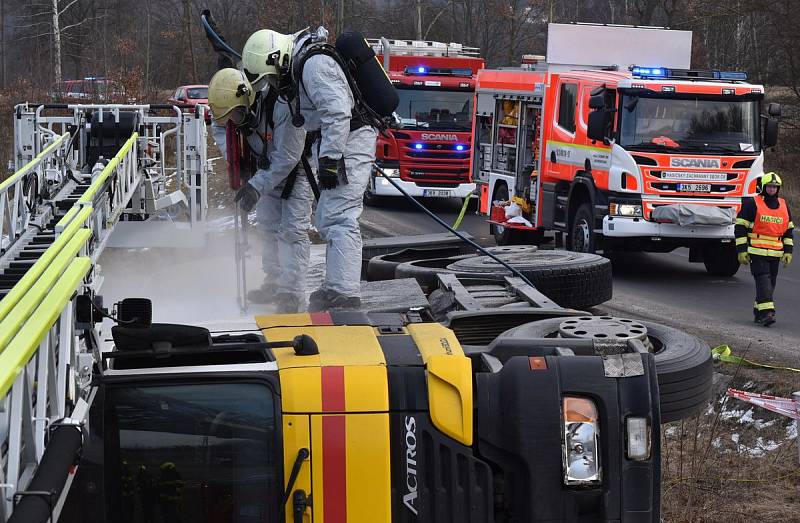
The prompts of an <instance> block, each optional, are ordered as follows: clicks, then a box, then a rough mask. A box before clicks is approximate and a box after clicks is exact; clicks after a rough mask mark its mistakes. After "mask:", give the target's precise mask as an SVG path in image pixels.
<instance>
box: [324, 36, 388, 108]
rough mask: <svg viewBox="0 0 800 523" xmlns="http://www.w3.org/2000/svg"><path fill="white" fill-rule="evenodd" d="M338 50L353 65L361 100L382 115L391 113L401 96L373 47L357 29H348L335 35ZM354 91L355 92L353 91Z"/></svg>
mask: <svg viewBox="0 0 800 523" xmlns="http://www.w3.org/2000/svg"><path fill="white" fill-rule="evenodd" d="M336 50H337V51H338V52H339V54H340V55H341V56H342V58H344V59H345V61H346V62H347V64H348V65H349V67H350V71H351V73H352V75H353V79H354V80H355V82H356V84H357V86H358V89H359V90H360V91H361V97H362V102H363V103H364V104H365V105H367V107H369V108H370V109H371V110H372V111H374V112H375V113H377V114H378V115H379V116H382V117H387V116H391V115H392V113H393V112H394V110H395V109H397V105H398V104H399V103H400V99H399V98H398V96H397V91H396V90H395V88H394V86H393V85H392V82H391V81H390V80H389V77H388V76H387V75H386V71H384V70H383V67H382V66H381V64H380V62H378V57H377V56H375V52H374V51H373V50H372V47H370V46H369V44H368V43H367V41H366V40H365V39H364V37H363V36H362V35H361V33H358V32H357V31H346V32H344V33H342V34H340V35H339V37H338V38H337V39H336ZM354 94H355V93H354Z"/></svg>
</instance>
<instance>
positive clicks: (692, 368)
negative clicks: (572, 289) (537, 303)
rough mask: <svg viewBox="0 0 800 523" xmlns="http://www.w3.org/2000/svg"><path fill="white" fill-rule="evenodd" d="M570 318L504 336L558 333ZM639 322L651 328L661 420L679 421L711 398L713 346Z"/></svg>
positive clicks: (543, 322) (532, 324)
mask: <svg viewBox="0 0 800 523" xmlns="http://www.w3.org/2000/svg"><path fill="white" fill-rule="evenodd" d="M567 319H570V318H553V319H549V320H541V321H537V322H534V323H528V324H526V325H522V326H521V327H517V328H515V329H511V330H509V331H506V332H505V333H503V334H501V337H503V336H518V337H528V338H553V337H557V336H558V328H559V326H560V325H561V323H562V322H563V321H564V320H567ZM636 323H639V324H641V325H644V326H645V327H646V328H647V335H648V337H649V338H650V341H651V343H652V344H653V351H654V353H655V360H656V373H657V375H658V388H659V395H660V402H659V403H660V405H661V421H662V422H664V423H667V422H670V421H678V420H681V419H686V418H688V417H691V416H692V415H693V414H695V413H697V412H700V411H701V410H702V409H703V408H705V406H706V405H707V404H708V402H709V400H710V399H711V387H712V379H713V378H712V374H713V370H712V357H711V348H710V347H709V346H708V344H707V343H706V342H704V341H703V340H701V339H699V338H696V337H695V336H692V335H691V334H687V333H685V332H683V331H680V330H678V329H675V328H672V327H668V326H666V325H661V324H659V323H653V322H649V321H638V320H637V322H636ZM607 339H608V338H606V340H607Z"/></svg>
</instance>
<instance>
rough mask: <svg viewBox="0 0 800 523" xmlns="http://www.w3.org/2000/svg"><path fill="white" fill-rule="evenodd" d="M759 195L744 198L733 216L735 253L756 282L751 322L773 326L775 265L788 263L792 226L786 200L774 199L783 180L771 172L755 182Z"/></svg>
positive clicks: (777, 197)
mask: <svg viewBox="0 0 800 523" xmlns="http://www.w3.org/2000/svg"><path fill="white" fill-rule="evenodd" d="M759 185H760V190H759V194H758V195H756V196H755V197H753V198H744V199H743V200H742V208H741V209H740V210H739V215H738V216H737V217H736V228H735V234H736V251H737V253H738V257H739V263H741V264H743V265H748V264H749V265H750V272H751V273H752V274H753V278H754V279H755V282H756V302H755V305H754V307H753V313H754V314H755V322H756V323H758V324H759V325H764V326H767V327H768V326H770V325H772V324H773V323H775V303H774V302H773V301H772V293H773V292H774V291H775V284H776V283H777V279H778V267H779V263H780V262H781V261H783V264H784V266H786V265H789V264H790V263H792V248H793V241H792V232H793V230H794V224H793V223H792V216H791V214H790V213H789V208H788V207H787V205H786V201H785V200H784V199H783V198H780V197H779V196H778V192H779V191H780V188H781V185H783V181H782V180H781V177H780V176H778V175H777V174H775V173H774V172H769V173H767V174H765V175H764V176H762V177H761V179H760V180H759Z"/></svg>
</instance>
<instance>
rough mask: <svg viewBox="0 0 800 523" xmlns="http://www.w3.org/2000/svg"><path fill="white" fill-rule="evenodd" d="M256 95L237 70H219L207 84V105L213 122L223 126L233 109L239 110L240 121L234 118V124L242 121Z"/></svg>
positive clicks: (242, 74)
mask: <svg viewBox="0 0 800 523" xmlns="http://www.w3.org/2000/svg"><path fill="white" fill-rule="evenodd" d="M255 99H256V93H255V91H254V90H253V86H252V85H250V82H249V81H248V80H247V77H246V76H245V75H244V73H243V72H241V71H239V70H238V69H233V68H230V67H229V68H226V69H220V70H219V71H217V73H216V74H215V75H214V76H213V77H212V78H211V82H210V83H209V84H208V105H209V107H211V115H212V117H213V118H214V121H216V122H217V123H219V124H221V125H224V124H225V123H227V121H228V120H229V119H230V118H231V116H233V114H232V113H233V112H234V110H235V109H238V108H241V109H239V110H238V111H237V113H242V114H241V120H240V119H239V118H234V123H237V124H240V123H242V121H244V117H246V115H247V111H248V110H249V108H250V106H251V105H253V102H255Z"/></svg>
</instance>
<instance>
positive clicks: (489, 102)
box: [471, 24, 780, 276]
mask: <svg viewBox="0 0 800 523" xmlns="http://www.w3.org/2000/svg"><path fill="white" fill-rule="evenodd" d="M620 41H626V42H631V45H628V46H624V47H620V46H618V45H611V44H610V43H611V42H620ZM667 42H669V45H667ZM587 49H591V52H589V51H587ZM690 51H691V33H690V32H687V31H672V30H665V29H659V28H643V27H632V26H615V27H607V26H584V25H581V24H569V25H563V24H550V26H549V35H548V50H547V53H548V56H547V58H546V59H545V57H538V58H535V57H534V58H532V59H528V62H535V63H528V64H525V63H523V67H521V68H518V69H500V70H482V71H480V72H479V73H478V80H477V82H478V83H477V87H476V103H475V110H476V118H475V124H474V129H473V142H472V150H473V152H474V153H473V156H472V164H471V172H472V177H473V181H474V182H476V184H478V186H479V187H480V192H481V206H480V209H481V211H482V212H483V213H486V214H487V215H488V216H489V222H490V227H491V231H492V233H493V234H494V236H495V238H496V240H497V242H498V243H500V244H508V243H537V242H540V241H541V240H542V238H543V233H544V231H546V230H551V231H555V232H556V236H557V237H558V238H561V237H563V235H564V234H566V246H567V248H569V249H571V250H575V251H583V252H594V251H596V250H602V251H604V253H610V252H615V251H616V252H620V251H649V252H669V251H672V250H673V249H676V248H678V247H688V248H689V259H690V261H695V262H704V263H705V266H706V269H707V271H708V272H709V273H710V274H713V275H719V276H731V275H733V274H735V273H736V271H737V270H738V268H739V263H738V261H737V260H736V249H735V246H734V243H733V223H734V220H735V217H736V213H737V211H738V209H739V207H740V205H741V201H742V197H743V196H748V195H752V194H754V193H755V191H756V181H757V179H758V178H759V177H760V176H761V175H762V174H763V170H764V150H765V149H767V148H769V147H771V146H773V145H775V143H776V141H777V117H778V116H780V106H779V105H778V104H768V105H767V104H765V103H764V88H763V87H762V86H760V85H753V84H750V83H747V82H746V79H747V76H746V74H745V73H741V72H726V71H707V70H698V69H691V68H690V54H691V53H690ZM637 60H638V61H641V60H645V61H646V62H647V63H650V64H653V63H655V64H659V66H658V67H653V66H652V65H651V66H648V67H639V66H635V65H634V66H630V67H627V66H626V67H624V68H620V67H617V66H616V65H615V64H631V63H634V64H635V63H637ZM511 202H513V203H514V204H516V206H517V207H518V208H519V210H517V207H513V208H512V211H513V212H509V213H508V216H506V214H507V213H506V210H507V209H509V207H510V203H511ZM510 218H513V220H511V221H509V219H510Z"/></svg>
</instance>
